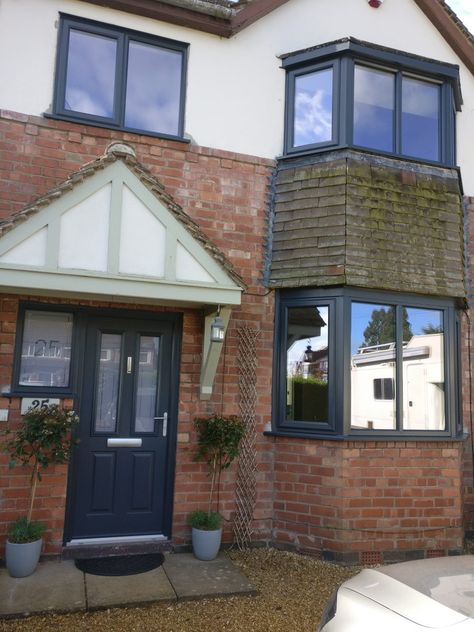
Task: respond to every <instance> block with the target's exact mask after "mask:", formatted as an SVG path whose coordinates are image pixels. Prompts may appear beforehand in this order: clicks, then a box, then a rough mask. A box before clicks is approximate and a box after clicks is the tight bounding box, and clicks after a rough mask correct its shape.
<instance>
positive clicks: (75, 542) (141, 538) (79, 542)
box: [66, 534, 168, 547]
mask: <svg viewBox="0 0 474 632" xmlns="http://www.w3.org/2000/svg"><path fill="white" fill-rule="evenodd" d="M167 541H168V538H167V537H166V536H165V535H161V534H160V535H129V536H118V537H113V538H75V539H72V540H69V542H66V547H71V546H90V545H93V544H104V545H105V544H134V543H135V542H137V543H143V542H167Z"/></svg>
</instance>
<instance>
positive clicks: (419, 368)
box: [403, 307, 446, 430]
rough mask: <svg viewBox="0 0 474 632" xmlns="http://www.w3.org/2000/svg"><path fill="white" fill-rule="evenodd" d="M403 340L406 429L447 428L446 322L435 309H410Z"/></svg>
mask: <svg viewBox="0 0 474 632" xmlns="http://www.w3.org/2000/svg"><path fill="white" fill-rule="evenodd" d="M406 311H407V316H408V323H409V329H410V336H409V337H404V343H403V429H404V430H444V429H445V428H446V419H445V400H444V390H445V377H444V323H443V312H442V311H441V310H435V309H419V308H412V307H408V308H407V309H406Z"/></svg>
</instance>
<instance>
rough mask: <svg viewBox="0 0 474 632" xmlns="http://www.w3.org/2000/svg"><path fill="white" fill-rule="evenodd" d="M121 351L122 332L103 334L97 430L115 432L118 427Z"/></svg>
mask: <svg viewBox="0 0 474 632" xmlns="http://www.w3.org/2000/svg"><path fill="white" fill-rule="evenodd" d="M121 353H122V336H121V335H120V334H101V341H100V355H99V371H98V375H97V387H96V404H95V431H96V432H115V430H116V428H117V410H118V408H117V407H118V397H119V387H120V357H121Z"/></svg>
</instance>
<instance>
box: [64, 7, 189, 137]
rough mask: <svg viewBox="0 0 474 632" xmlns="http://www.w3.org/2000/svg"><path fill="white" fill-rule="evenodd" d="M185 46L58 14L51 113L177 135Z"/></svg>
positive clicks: (180, 121) (180, 120)
mask: <svg viewBox="0 0 474 632" xmlns="http://www.w3.org/2000/svg"><path fill="white" fill-rule="evenodd" d="M186 51H187V45H186V44H183V43H180V42H172V41H170V40H165V39H160V38H157V37H151V36H148V35H144V34H141V33H136V32H135V31H126V30H123V29H118V28H115V27H111V26H106V25H102V24H98V23H95V22H90V21H85V20H79V19H77V18H71V17H63V18H62V21H61V31H60V38H59V49H58V60H57V69H56V87H55V99H54V115H55V116H57V117H59V118H66V119H68V120H69V119H72V120H77V121H81V122H83V123H84V122H87V123H92V124H95V125H99V126H105V127H115V128H119V129H126V130H130V131H136V132H145V133H147V134H152V135H157V136H164V137H171V138H176V137H182V136H183V119H184V85H185V72H186Z"/></svg>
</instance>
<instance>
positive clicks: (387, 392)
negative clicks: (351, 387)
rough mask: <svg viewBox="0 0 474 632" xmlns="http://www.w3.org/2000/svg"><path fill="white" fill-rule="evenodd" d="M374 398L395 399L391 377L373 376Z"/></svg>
mask: <svg viewBox="0 0 474 632" xmlns="http://www.w3.org/2000/svg"><path fill="white" fill-rule="evenodd" d="M374 399H395V388H394V380H393V378H391V377H378V378H374Z"/></svg>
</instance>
